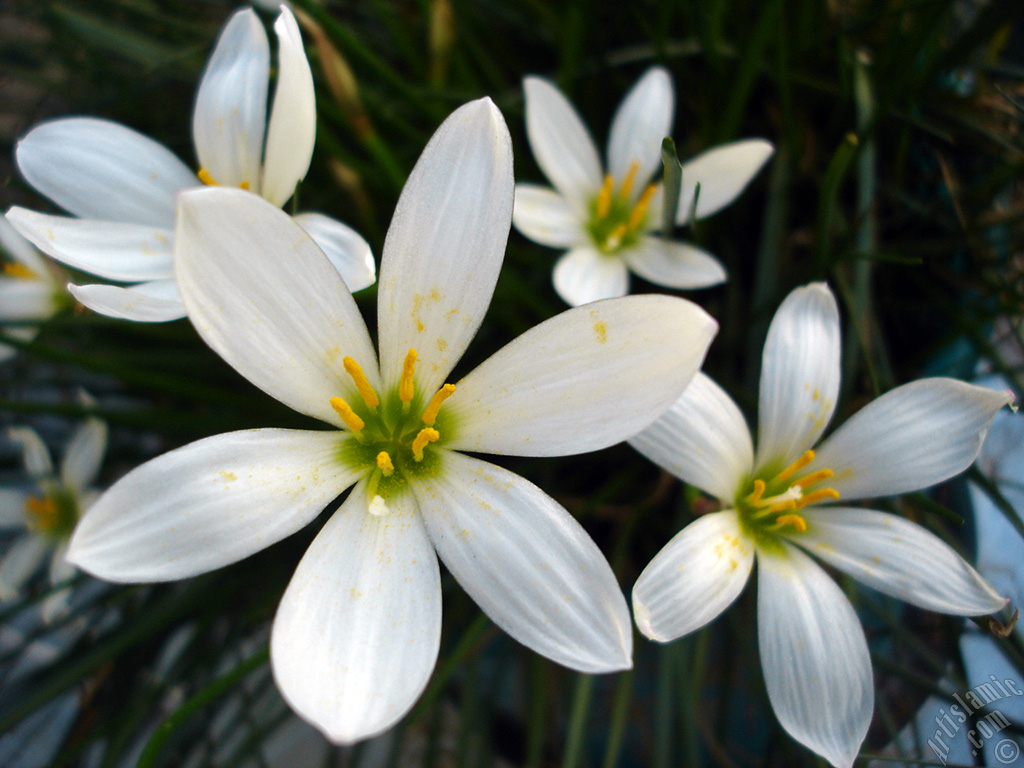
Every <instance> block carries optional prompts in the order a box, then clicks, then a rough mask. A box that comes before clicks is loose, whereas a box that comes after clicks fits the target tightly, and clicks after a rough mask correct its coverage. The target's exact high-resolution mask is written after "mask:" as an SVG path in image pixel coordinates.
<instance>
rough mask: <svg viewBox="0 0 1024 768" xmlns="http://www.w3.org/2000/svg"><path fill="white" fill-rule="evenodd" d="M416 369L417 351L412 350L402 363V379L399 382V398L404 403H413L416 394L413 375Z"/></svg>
mask: <svg viewBox="0 0 1024 768" xmlns="http://www.w3.org/2000/svg"><path fill="white" fill-rule="evenodd" d="M415 369H416V350H415V349H410V350H409V353H408V354H407V355H406V356H405V362H404V363H402V378H401V379H400V380H399V382H398V398H399V399H400V400H401V401H402V402H403V403H408V402H410V401H412V396H413V393H414V390H413V382H412V374H413V371H414V370H415Z"/></svg>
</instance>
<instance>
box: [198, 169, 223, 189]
mask: <svg viewBox="0 0 1024 768" xmlns="http://www.w3.org/2000/svg"><path fill="white" fill-rule="evenodd" d="M196 176H198V177H199V180H200V181H201V182H203V184H205V185H206V186H208V187H219V186H220V184H218V183H217V180H216V179H214V178H213V176H211V175H210V172H209V171H208V170H206V169H205V168H200V169H199V170H198V171H196Z"/></svg>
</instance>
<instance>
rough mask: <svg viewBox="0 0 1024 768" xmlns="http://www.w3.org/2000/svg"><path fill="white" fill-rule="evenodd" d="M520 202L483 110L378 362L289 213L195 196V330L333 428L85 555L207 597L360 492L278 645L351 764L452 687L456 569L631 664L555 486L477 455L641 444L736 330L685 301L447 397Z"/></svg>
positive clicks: (291, 609) (210, 471)
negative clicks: (438, 673)
mask: <svg viewBox="0 0 1024 768" xmlns="http://www.w3.org/2000/svg"><path fill="white" fill-rule="evenodd" d="M512 201H513V179H512V145H511V139H510V137H509V134H508V128H507V127H506V125H505V122H504V119H503V118H502V116H501V113H500V112H499V111H498V110H497V108H496V107H495V106H494V104H493V103H492V102H491V101H490V100H489V99H481V100H479V101H476V102H472V103H470V104H467V105H465V106H463V107H461V108H460V109H458V110H456V111H455V112H454V113H453V114H452V115H451V116H450V117H449V118H448V119H447V120H446V121H445V122H444V123H443V124H442V125H441V127H440V128H439V129H438V131H437V132H436V133H435V135H434V137H433V138H432V139H431V141H430V143H429V144H428V145H427V147H426V149H424V151H423V154H422V156H421V157H420V160H419V161H418V162H417V164H416V166H415V168H414V169H413V171H412V174H411V175H410V177H409V180H408V182H407V183H406V185H405V188H404V189H403V191H402V195H401V197H400V198H399V201H398V205H397V207H396V209H395V214H394V218H393V220H392V224H391V226H390V228H389V229H388V233H387V238H386V240H385V245H384V254H383V257H382V260H381V279H380V290H379V294H378V305H377V315H378V323H377V324H378V336H379V356H378V353H377V351H376V350H375V349H374V345H373V343H372V341H371V339H370V335H369V332H368V330H367V328H366V325H365V323H364V321H363V319H362V315H361V313H360V311H359V309H358V307H357V306H356V304H355V302H354V300H353V299H352V296H351V294H350V293H349V291H348V290H346V288H345V286H344V284H343V283H342V282H341V280H340V279H339V278H338V276H337V274H336V273H335V272H334V271H333V270H332V269H331V268H330V266H329V265H328V264H327V262H326V261H325V260H324V258H323V255H322V254H321V253H320V252H319V250H318V249H317V248H316V245H315V244H314V243H313V242H312V241H311V240H310V239H309V238H308V237H306V236H305V234H304V233H303V232H302V230H301V229H300V228H299V227H297V226H296V225H295V224H294V223H293V222H292V221H290V220H289V218H288V217H287V216H286V215H284V214H283V213H281V212H280V211H278V210H276V209H275V208H274V207H273V206H270V205H268V204H267V203H265V202H264V201H262V200H259V199H258V198H255V197H253V196H252V195H246V194H243V193H241V192H238V191H236V190H227V189H206V190H198V191H193V192H188V193H186V194H184V195H182V198H181V203H180V205H181V214H180V216H179V221H178V231H177V235H176V236H177V237H178V240H179V242H178V253H177V257H176V261H177V265H176V268H177V276H178V284H179V285H180V286H181V291H182V296H183V297H184V299H185V301H186V304H187V305H188V309H189V318H190V319H191V321H192V322H193V324H194V325H195V326H196V330H197V331H198V333H199V334H200V335H201V336H202V337H203V339H204V340H205V341H206V342H207V343H208V344H209V345H210V346H211V347H212V348H213V349H214V350H215V351H216V352H217V353H218V354H220V355H221V356H222V357H223V358H224V359H225V360H226V361H227V362H229V363H230V364H231V365H232V366H234V367H235V369H236V370H237V371H238V372H239V373H240V374H242V375H243V376H244V377H245V378H247V379H248V380H249V381H251V382H252V383H253V384H255V385H256V386H258V387H259V388H261V389H263V390H264V391H265V392H267V393H268V394H270V395H272V396H273V397H275V398H277V399H278V400H280V401H281V402H283V403H285V404H286V405H289V406H291V407H292V408H294V409H295V410H297V411H299V412H301V413H305V414H307V415H309V416H312V417H314V418H317V419H319V420H320V421H322V422H325V423H326V424H328V425H330V427H331V428H330V429H327V430H285V429H257V430H248V431H243V432H231V433H227V434H223V435H217V436H213V437H209V438H207V439H205V440H200V441H198V442H195V443H192V444H190V445H186V446H184V447H182V448H179V449H177V450H175V451H171V452H170V453H167V454H165V455H163V456H160V457H157V458H156V459H153V460H152V461H150V462H147V463H146V464H143V465H142V466H140V467H138V468H136V469H135V470H133V471H132V472H130V473H129V474H127V475H126V476H125V477H124V478H122V479H121V480H120V481H118V482H117V483H116V484H114V486H112V487H111V489H110V490H109V491H107V492H106V493H105V494H104V495H103V496H102V498H100V499H99V500H98V501H97V502H96V504H95V505H94V506H93V507H92V509H91V510H90V512H89V514H88V515H86V516H85V517H84V518H83V519H82V521H81V523H80V524H79V526H78V528H77V530H76V531H75V534H74V537H73V539H72V543H71V551H70V554H69V556H70V557H71V559H72V560H73V561H74V562H75V563H76V564H77V565H79V566H80V567H82V568H83V569H85V570H88V571H89V572H91V573H93V574H95V575H97V576H99V577H101V578H105V579H109V580H113V581H166V580H170V579H180V578H185V577H188V576H193V575H196V574H199V573H203V572H206V571H210V570H213V569H215V568H219V567H222V566H224V565H227V564H229V563H232V562H235V561H237V560H240V559H242V558H244V557H247V556H249V555H251V554H252V553H254V552H257V551H259V550H261V549H263V548H265V547H268V546H270V545H271V544H273V543H275V542H277V541H279V540H281V539H283V538H284V537H286V536H288V535H290V534H291V533H293V532H295V531H296V530H298V529H299V528H301V527H302V526H304V525H306V524H308V523H310V522H311V521H312V520H313V519H314V518H315V517H317V515H319V514H320V512H321V511H322V510H323V509H324V507H325V506H327V505H329V504H331V503H332V502H333V501H334V500H335V499H336V498H337V497H338V496H339V494H341V493H343V492H344V491H345V490H346V489H347V488H350V487H352V490H351V491H350V493H349V495H348V497H347V498H346V500H345V501H344V502H343V503H342V505H341V507H340V508H339V509H338V510H337V511H336V512H334V514H333V515H331V517H330V518H329V519H328V521H327V522H326V524H325V525H324V527H323V528H322V529H321V530H320V532H319V534H318V535H317V537H316V539H315V540H314V541H313V543H312V544H311V545H310V547H309V549H308V551H307V552H306V554H305V555H304V556H303V558H302V560H301V562H300V563H299V565H298V568H297V569H296V572H295V575H294V576H293V578H292V580H291V582H290V584H289V586H288V589H287V591H286V592H285V594H284V597H283V598H282V600H281V604H280V606H279V607H278V611H277V615H276V617H275V619H274V626H273V633H272V637H271V661H272V666H273V669H274V675H275V678H276V679H277V682H278V685H279V686H280V688H281V691H282V693H283V695H284V697H285V699H286V700H287V701H288V702H289V703H290V704H291V706H292V707H293V708H294V709H295V710H296V711H297V712H299V714H301V715H302V716H303V717H304V718H306V719H307V720H309V721H310V722H312V723H313V724H315V725H316V726H317V727H318V728H320V729H321V730H322V731H323V732H324V733H325V734H327V735H328V736H329V737H330V738H331V739H333V740H335V741H338V742H353V741H356V740H359V739H364V738H367V737H369V736H372V735H374V734H377V733H380V732H382V731H384V730H386V729H387V728H389V727H390V726H391V725H393V724H394V723H396V722H397V721H398V720H399V719H401V718H402V716H403V715H404V714H405V713H406V712H408V711H409V709H410V708H411V707H412V706H413V704H414V702H415V701H416V699H417V698H418V697H419V695H420V692H421V691H422V690H423V688H424V686H425V685H426V684H427V680H428V679H429V678H430V674H431V672H432V670H433V667H434V664H435V662H436V660H437V654H438V649H439V643H440V632H441V584H440V571H439V566H438V558H440V559H441V560H442V561H443V562H444V563H445V565H446V566H447V568H448V570H449V571H450V572H451V573H452V574H453V575H454V577H455V578H456V579H457V580H458V581H459V583H460V584H461V585H462V586H463V588H464V589H465V590H466V592H468V593H469V595H470V596H471V597H472V598H473V599H474V600H475V601H476V602H477V604H478V605H480V607H481V608H482V609H483V610H484V611H485V612H486V613H487V615H488V616H490V617H491V619H492V620H493V621H494V622H495V623H496V624H498V625H499V626H500V627H502V628H503V629H504V630H505V631H507V632H508V633H509V634H510V635H512V636H513V637H514V638H516V639H517V640H519V641H520V642H522V643H523V644H525V645H526V646H528V647H529V648H531V649H532V650H534V651H536V652H538V653H541V654H543V655H545V656H547V657H548V658H550V659H553V660H554V661H556V662H558V663H560V664H563V665H565V666H568V667H570V668H572V669H576V670H580V671H585V672H592V673H593V672H609V671H614V670H621V669H625V668H628V667H629V666H630V665H631V654H632V631H631V627H630V620H629V610H628V608H627V606H626V602H625V600H624V599H623V596H622V592H621V589H620V587H619V586H618V583H617V581H616V579H615V575H614V573H613V572H612V570H611V568H610V566H609V565H608V563H607V561H606V560H605V558H604V556H603V555H602V554H601V552H600V550H599V549H598V547H597V545H596V544H595V543H594V542H593V540H592V539H591V538H590V537H589V536H588V535H587V533H586V531H585V530H584V529H583V528H582V526H580V524H579V523H578V522H576V521H575V520H574V519H573V518H572V516H571V515H570V514H569V513H568V512H567V511H566V510H565V509H564V508H563V507H562V506H561V505H559V504H558V503H557V502H556V501H555V500H554V499H552V498H550V497H549V496H547V495H546V494H545V493H544V492H543V491H542V490H541V489H539V488H538V487H536V486H535V485H533V484H532V483H530V482H528V481H527V480H526V479H524V478H522V477H520V476H518V475H516V474H513V473H512V472H509V471H507V470H505V469H502V468H501V467H498V466H496V465H494V464H491V463H488V462H485V461H482V460H480V459H478V458H475V457H471V456H467V455H465V453H464V452H472V453H497V454H506V455H519V456H558V455H570V454H576V453H582V452H586V451H591V450H596V449H599V448H603V447H606V446H608V445H612V444H614V443H617V442H619V441H621V440H623V439H625V438H627V437H629V436H630V435H633V434H636V433H637V432H638V431H639V430H640V429H642V428H643V427H645V426H647V425H648V424H650V423H651V422H652V421H653V420H654V419H655V418H656V417H657V415H658V414H659V413H661V412H663V411H664V409H665V408H667V407H668V406H669V405H670V404H671V403H672V402H673V401H674V400H675V399H676V397H678V394H679V392H681V391H682V388H683V387H684V386H686V383H687V382H688V381H689V380H690V378H691V377H692V376H693V374H694V372H695V371H696V370H697V369H698V368H699V366H700V364H701V362H702V361H703V358H704V355H705V353H706V351H707V347H708V345H709V344H710V341H711V338H712V336H713V335H714V333H715V332H716V330H717V324H716V323H715V322H714V320H713V319H711V318H710V317H709V316H708V315H707V314H706V313H705V312H704V311H703V310H701V309H700V308H699V307H697V306H696V305H695V304H693V303H691V302H688V301H685V300H683V299H678V298H674V297H669V296H633V297H627V298H622V299H616V300H611V301H606V302H601V303H598V304H594V305H591V306H588V307H581V308H577V309H570V310H568V311H567V312H564V313H562V314H561V315H558V316H556V317H554V318H551V319H550V320H548V321H547V322H545V323H543V324H541V325H539V326H537V327H536V328H534V329H532V330H530V331H528V332H527V333H525V334H523V335H522V336H520V337H519V338H517V339H515V340H514V341H512V342H511V343H509V344H508V345H507V346H505V347H504V348H502V349H501V350H499V351H498V352H496V353H495V354H494V355H493V356H492V357H490V358H489V359H488V360H486V361H485V362H483V363H482V364H481V365H479V366H478V367H477V368H476V369H475V370H473V371H472V372H470V373H469V374H468V375H466V377H465V378H463V379H461V380H459V381H458V382H457V383H456V384H451V383H445V381H446V379H447V378H448V376H449V374H450V373H451V371H452V369H453V368H454V367H455V365H456V363H457V362H458V360H459V359H460V358H461V357H462V354H463V352H464V351H465V350H466V348H467V346H468V345H469V343H470V341H471V340H472V338H473V337H474V335H475V334H476V331H477V329H478V328H479V327H480V324H481V322H482V320H483V317H484V314H485V312H486V310H487V307H488V306H489V304H490V301H491V297H492V295H493V292H494V286H495V283H496V281H497V278H498V273H499V271H500V268H501V263H502V260H503V257H504V250H505V244H506V240H507V237H508V231H509V225H510V219H511V214H512ZM282 255H286V256H287V257H288V258H287V259H285V258H282ZM353 486H354V487H353Z"/></svg>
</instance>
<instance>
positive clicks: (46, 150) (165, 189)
mask: <svg viewBox="0 0 1024 768" xmlns="http://www.w3.org/2000/svg"><path fill="white" fill-rule="evenodd" d="M16 154H17V160H18V168H19V169H20V170H21V173H22V175H23V176H24V177H25V179H26V180H27V181H28V183H29V184H31V185H32V186H33V187H35V188H36V189H38V190H39V191H40V192H42V193H43V194H44V195H46V196H47V197H48V198H50V199H51V200H53V202H55V203H56V204H57V205H59V206H60V207H61V208H63V209H64V210H66V211H67V212H68V213H71V214H73V215H75V216H80V217H81V218H83V219H100V220H103V221H124V222H131V223H134V224H146V225H149V226H153V227H164V228H167V227H172V226H174V196H175V195H176V194H177V193H178V192H179V191H180V190H182V189H185V188H187V187H193V186H196V185H197V184H199V183H200V182H199V179H197V178H196V176H195V174H194V173H192V171H191V170H189V168H188V166H186V165H185V164H184V163H183V162H181V160H179V159H178V158H177V157H175V155H174V154H173V153H172V152H171V151H170V150H169V149H167V147H165V146H163V145H162V144H158V143H157V142H155V141H153V140H152V139H149V138H147V137H145V136H143V135H142V134H141V133H136V132H135V131H133V130H131V129H130V128H125V127H124V126H123V125H118V124H117V123H112V122H110V121H107V120H95V119H93V118H88V117H73V118H69V119H67V120H55V121H53V122H52V123H43V124H42V125H39V126H37V127H36V128H33V129H32V130H31V131H29V132H28V134H27V135H25V137H24V138H22V139H21V141H19V142H18V147H17V152H16Z"/></svg>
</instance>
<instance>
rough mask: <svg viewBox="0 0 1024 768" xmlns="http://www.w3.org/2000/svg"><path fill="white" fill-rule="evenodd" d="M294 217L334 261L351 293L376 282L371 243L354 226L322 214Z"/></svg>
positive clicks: (375, 265)
mask: <svg viewBox="0 0 1024 768" xmlns="http://www.w3.org/2000/svg"><path fill="white" fill-rule="evenodd" d="M292 218H293V219H295V222H296V223H297V224H298V225H299V226H300V227H302V228H303V229H304V230H306V234H307V235H309V236H310V237H312V238H313V242H315V243H316V244H317V245H318V246H320V250H322V251H323V252H324V254H325V255H326V256H327V258H328V259H330V260H331V264H333V265H334V268H335V269H336V270H338V274H339V275H341V279H342V280H344V281H345V285H346V286H348V289H349V291H350V292H352V293H355V292H356V291H361V290H362V289H363V288H368V287H370V286H371V285H373V284H374V282H376V280H377V264H376V263H375V262H374V260H373V253H372V252H371V251H370V244H369V243H367V242H366V241H365V240H364V239H363V238H362V236H361V235H360V234H359V233H358V232H356V231H355V230H354V229H352V227H350V226H348V225H347V224H342V223H341V222H340V221H338V220H337V219H332V218H331V217H330V216H324V215H323V214H322V213H300V214H298V215H297V216H293V217H292Z"/></svg>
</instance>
